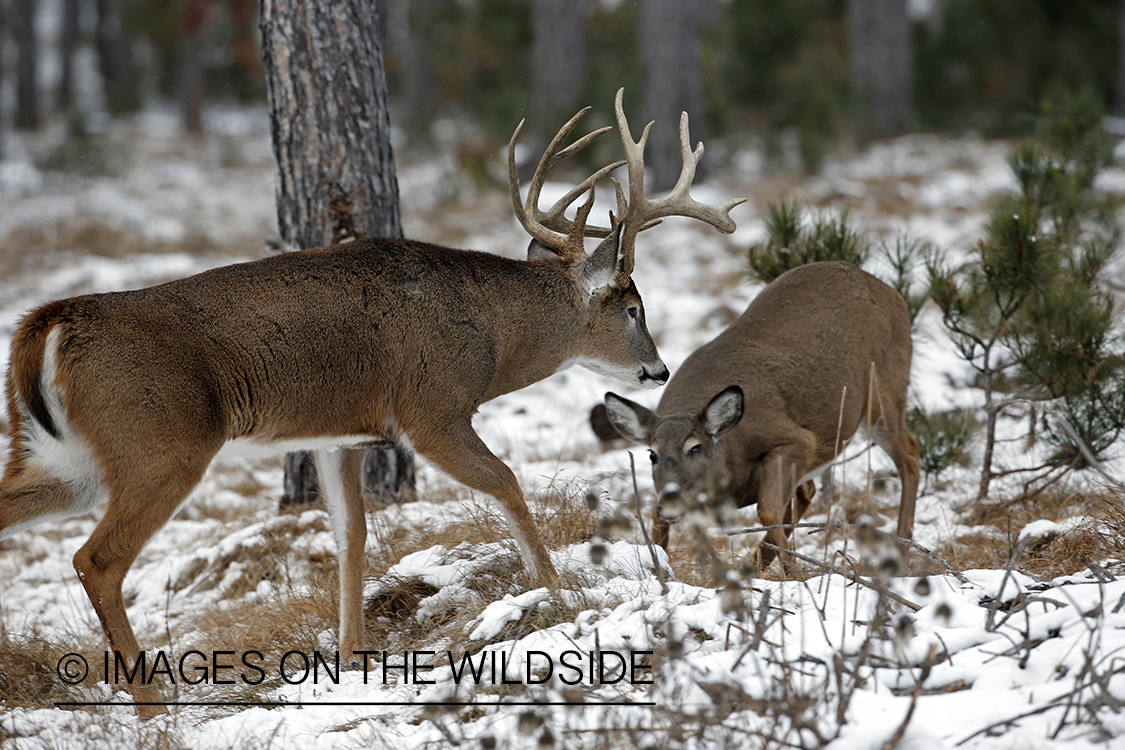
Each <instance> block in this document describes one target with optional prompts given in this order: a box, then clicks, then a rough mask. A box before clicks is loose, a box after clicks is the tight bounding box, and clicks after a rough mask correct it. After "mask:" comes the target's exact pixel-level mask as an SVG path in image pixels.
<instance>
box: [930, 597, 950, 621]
mask: <svg viewBox="0 0 1125 750" xmlns="http://www.w3.org/2000/svg"><path fill="white" fill-rule="evenodd" d="M934 614H935V615H937V616H938V617H940V618H941V619H942V620H944V621H946V622H949V620H950V618H952V617H953V609H952V608H951V607H950V606H949V604H948V603H947V602H942V603H941V604H939V605H938V608H937V611H935V612H934Z"/></svg>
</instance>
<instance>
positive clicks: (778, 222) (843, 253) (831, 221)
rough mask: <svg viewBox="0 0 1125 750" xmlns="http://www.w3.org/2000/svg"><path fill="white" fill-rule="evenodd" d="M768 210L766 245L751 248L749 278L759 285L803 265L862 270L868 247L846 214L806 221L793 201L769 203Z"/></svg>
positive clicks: (817, 217)
mask: <svg viewBox="0 0 1125 750" xmlns="http://www.w3.org/2000/svg"><path fill="white" fill-rule="evenodd" d="M767 210H768V215H767V216H766V232H767V235H768V236H767V238H766V241H765V242H760V243H758V244H756V245H754V246H752V247H751V248H750V275H751V276H753V277H754V278H755V279H757V280H758V281H761V282H763V283H766V284H768V283H770V282H771V281H773V280H774V279H776V278H777V277H778V276H780V275H781V274H783V273H785V272H786V271H789V270H791V269H793V268H796V267H798V266H803V265H805V264H806V263H817V262H819V261H825V260H841V261H845V262H847V263H852V264H855V265H857V266H861V265H863V264H864V263H865V262H866V261H867V257H868V255H869V254H870V243H869V242H868V240H867V239H866V238H865V237H864V235H863V234H862V233H861V232H860V231H859V230H858V229H856V228H855V227H854V226H853V225H852V222H851V218H850V216H849V215H848V212H847V211H844V212H843V213H841V214H840V215H839V216H835V217H833V216H828V215H826V214H816V215H814V216H813V217H812V218H811V219H810V220H808V221H806V218H805V216H806V213H807V212H808V210H807V209H806V208H805V207H803V206H801V205H799V204H798V203H796V202H795V201H780V202H771V203H770V204H769V207H768V209H767Z"/></svg>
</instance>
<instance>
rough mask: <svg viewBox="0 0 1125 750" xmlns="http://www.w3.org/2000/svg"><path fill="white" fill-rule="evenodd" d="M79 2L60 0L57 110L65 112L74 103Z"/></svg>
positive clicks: (76, 0) (75, 0) (77, 0)
mask: <svg viewBox="0 0 1125 750" xmlns="http://www.w3.org/2000/svg"><path fill="white" fill-rule="evenodd" d="M78 3H79V0H62V30H61V33H60V35H59V65H60V67H61V70H60V71H59V88H58V101H57V102H56V105H57V106H58V108H59V109H62V110H66V109H69V108H70V106H71V105H72V104H73V103H74V52H75V50H77V48H78V33H79V22H80V14H81V8H80V7H79V4H78Z"/></svg>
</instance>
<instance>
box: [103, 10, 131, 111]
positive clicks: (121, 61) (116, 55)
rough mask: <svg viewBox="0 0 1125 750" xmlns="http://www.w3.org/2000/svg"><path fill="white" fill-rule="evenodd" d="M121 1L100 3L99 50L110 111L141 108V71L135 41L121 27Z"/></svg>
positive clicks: (106, 98)
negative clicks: (138, 68)
mask: <svg viewBox="0 0 1125 750" xmlns="http://www.w3.org/2000/svg"><path fill="white" fill-rule="evenodd" d="M121 3H122V0H97V14H98V20H97V31H96V36H97V45H96V46H97V51H98V60H99V64H100V68H101V73H102V82H103V88H104V91H105V100H106V105H107V107H108V108H109V110H110V111H111V112H127V111H131V110H134V109H136V108H137V107H139V106H140V71H138V70H137V65H136V60H135V56H134V49H133V38H132V37H131V36H130V35H128V34H126V33H125V32H124V30H123V29H122V26H121Z"/></svg>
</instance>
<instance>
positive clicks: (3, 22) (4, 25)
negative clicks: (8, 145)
mask: <svg viewBox="0 0 1125 750" xmlns="http://www.w3.org/2000/svg"><path fill="white" fill-rule="evenodd" d="M6 14H7V9H6V8H5V7H4V3H2V2H0V60H3V59H4V35H5V34H6V33H7V31H8V20H9V19H8V16H7V15H6ZM3 102H4V76H2V75H0V123H2V122H3V115H4V107H3V106H2V105H3ZM3 158H4V128H3V126H0V159H3Z"/></svg>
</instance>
